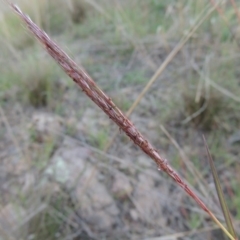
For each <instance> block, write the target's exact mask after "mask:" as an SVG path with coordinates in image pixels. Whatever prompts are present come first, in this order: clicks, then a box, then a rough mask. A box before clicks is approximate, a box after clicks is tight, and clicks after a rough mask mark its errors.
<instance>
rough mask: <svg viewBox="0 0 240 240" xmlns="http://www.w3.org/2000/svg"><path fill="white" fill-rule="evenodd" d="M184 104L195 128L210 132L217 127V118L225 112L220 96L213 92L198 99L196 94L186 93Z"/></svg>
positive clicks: (185, 110) (184, 94) (187, 115)
mask: <svg viewBox="0 0 240 240" xmlns="http://www.w3.org/2000/svg"><path fill="white" fill-rule="evenodd" d="M183 102H184V112H185V115H186V117H188V119H189V121H190V122H191V123H192V124H193V125H194V126H195V127H197V128H201V129H203V130H208V131H209V130H212V129H214V128H216V127H217V117H218V116H219V114H220V112H221V111H222V110H224V105H223V100H222V97H221V95H220V94H217V93H214V92H212V93H211V94H209V96H207V95H204V94H201V95H200V96H199V97H198V98H197V97H196V93H195V92H193V91H189V92H188V91H185V92H184V93H183Z"/></svg>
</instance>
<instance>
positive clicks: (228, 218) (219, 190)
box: [203, 135, 236, 238]
mask: <svg viewBox="0 0 240 240" xmlns="http://www.w3.org/2000/svg"><path fill="white" fill-rule="evenodd" d="M203 141H204V145H205V148H206V151H207V156H208V161H209V165H210V167H211V171H212V175H213V179H214V184H215V188H216V190H217V194H218V199H219V202H220V204H221V208H222V211H223V215H224V218H225V221H226V224H227V228H228V230H229V232H230V233H231V235H232V236H234V237H235V238H236V233H235V230H234V227H233V224H232V220H231V216H230V212H229V209H228V206H227V203H226V201H225V198H224V195H223V191H222V188H221V183H220V180H219V177H218V174H217V170H216V168H215V166H214V163H213V159H212V156H211V154H210V151H209V148H208V145H207V141H206V139H205V137H204V135H203Z"/></svg>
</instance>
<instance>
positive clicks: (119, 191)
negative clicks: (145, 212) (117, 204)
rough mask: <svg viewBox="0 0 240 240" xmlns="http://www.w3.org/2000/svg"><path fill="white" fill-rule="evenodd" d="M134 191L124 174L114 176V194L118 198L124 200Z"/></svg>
mask: <svg viewBox="0 0 240 240" xmlns="http://www.w3.org/2000/svg"><path fill="white" fill-rule="evenodd" d="M132 190H133V188H132V185H131V183H130V181H129V179H128V178H127V177H126V176H124V175H123V174H117V175H115V176H114V180H113V184H112V193H113V194H114V196H115V197H116V198H119V199H124V198H126V197H128V196H129V195H130V194H131V193H132Z"/></svg>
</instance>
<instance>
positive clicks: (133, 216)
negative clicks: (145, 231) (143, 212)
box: [129, 209, 139, 221]
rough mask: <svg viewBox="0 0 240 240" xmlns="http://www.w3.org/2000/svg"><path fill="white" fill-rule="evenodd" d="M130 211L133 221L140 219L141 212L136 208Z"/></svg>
mask: <svg viewBox="0 0 240 240" xmlns="http://www.w3.org/2000/svg"><path fill="white" fill-rule="evenodd" d="M129 213H130V217H131V218H132V220H133V221H137V220H138V219H139V214H138V212H137V211H136V210H135V209H130V211H129Z"/></svg>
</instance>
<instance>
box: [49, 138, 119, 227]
mask: <svg viewBox="0 0 240 240" xmlns="http://www.w3.org/2000/svg"><path fill="white" fill-rule="evenodd" d="M90 153H91V152H90V151H89V150H88V149H86V148H84V147H80V146H78V145H77V144H74V143H73V142H68V141H64V143H63V146H62V147H61V148H59V149H58V150H57V151H56V152H55V154H54V156H53V157H52V160H51V163H50V166H49V167H48V168H47V169H46V172H45V174H46V176H48V177H50V178H51V179H53V180H55V181H57V182H58V183H59V184H62V185H63V186H64V188H66V189H68V191H69V192H70V193H71V197H72V200H73V202H74V203H75V205H76V210H77V211H78V213H79V215H80V216H81V217H82V219H83V220H85V222H86V223H87V224H88V225H89V227H90V228H91V229H92V230H96V231H99V230H101V231H107V230H110V229H111V227H112V226H113V225H114V224H115V223H116V222H117V215H118V213H119V210H118V208H117V206H116V204H115V202H114V200H113V198H112V196H111V195H110V194H109V192H108V191H107V189H106V187H105V186H104V185H103V184H102V183H100V182H99V180H98V179H99V178H98V176H99V175H100V173H99V171H98V169H97V168H96V167H94V166H93V165H92V164H91V163H90V162H89V159H88V157H89V156H90Z"/></svg>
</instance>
